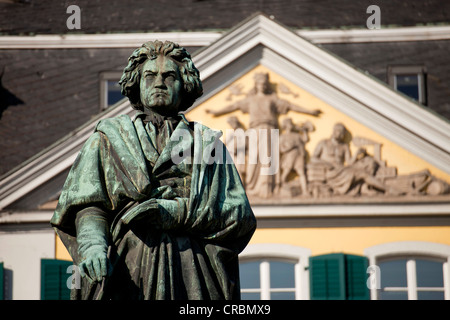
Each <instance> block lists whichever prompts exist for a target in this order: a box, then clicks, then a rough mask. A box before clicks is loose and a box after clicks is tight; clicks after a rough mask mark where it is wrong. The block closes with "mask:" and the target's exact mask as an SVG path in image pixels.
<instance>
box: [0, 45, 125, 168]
mask: <svg viewBox="0 0 450 320" xmlns="http://www.w3.org/2000/svg"><path fill="white" fill-rule="evenodd" d="M131 51H132V50H130V49H87V50H86V49H85V50H83V49H80V50H78V49H62V50H1V51H0V67H1V68H4V76H3V79H2V84H3V87H4V88H6V90H8V91H9V93H10V94H11V95H14V96H15V97H17V98H18V99H20V100H22V101H23V103H21V104H20V103H19V104H16V105H11V106H7V108H6V109H5V110H4V111H3V112H2V114H0V150H2V152H0V174H2V173H5V172H6V171H8V170H9V169H12V168H13V167H15V166H17V165H19V164H20V163H22V162H23V161H25V160H26V159H28V158H29V157H31V156H33V155H35V154H36V153H38V152H39V151H41V150H42V149H44V148H45V147H48V146H49V145H50V144H52V143H53V142H55V141H56V140H58V139H60V138H61V137H63V136H64V135H66V134H68V133H69V132H70V131H72V130H74V129H76V128H77V127H79V126H81V125H83V124H84V123H85V122H87V121H88V120H89V119H90V118H91V116H93V115H95V114H97V113H99V111H100V109H99V108H100V106H99V74H100V72H102V71H109V70H122V69H123V67H124V66H125V65H126V62H127V59H128V56H129V55H130V53H131Z"/></svg>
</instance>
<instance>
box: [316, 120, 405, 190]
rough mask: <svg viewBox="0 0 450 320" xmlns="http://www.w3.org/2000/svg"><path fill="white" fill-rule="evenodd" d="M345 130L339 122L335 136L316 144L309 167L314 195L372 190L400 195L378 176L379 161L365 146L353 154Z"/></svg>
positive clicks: (334, 130)
mask: <svg viewBox="0 0 450 320" xmlns="http://www.w3.org/2000/svg"><path fill="white" fill-rule="evenodd" d="M346 132H347V129H346V128H345V126H344V125H343V124H341V123H337V124H335V125H334V128H333V133H332V136H331V137H330V138H329V139H325V140H322V141H320V142H319V143H318V145H317V146H316V148H315V150H314V154H313V156H312V158H311V163H310V164H309V166H308V173H309V180H310V183H311V188H312V194H313V195H314V196H318V195H320V194H322V195H323V194H324V193H325V194H326V195H345V194H350V195H355V194H367V193H368V192H369V191H368V190H369V189H376V190H379V191H383V192H387V193H389V194H395V195H397V194H399V193H400V192H399V191H398V190H396V189H395V188H394V187H393V186H387V185H385V184H384V183H383V181H381V180H379V179H378V178H376V177H375V172H376V170H377V168H378V162H377V161H376V160H375V159H374V158H373V157H371V156H370V155H368V154H367V153H366V150H365V149H363V148H359V149H358V150H357V152H356V153H355V155H354V156H351V153H350V146H349V145H348V144H347V143H345V141H344V137H345V134H346Z"/></svg>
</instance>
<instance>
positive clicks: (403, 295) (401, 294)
mask: <svg viewBox="0 0 450 320" xmlns="http://www.w3.org/2000/svg"><path fill="white" fill-rule="evenodd" d="M379 299H380V300H408V292H406V291H380V293H379Z"/></svg>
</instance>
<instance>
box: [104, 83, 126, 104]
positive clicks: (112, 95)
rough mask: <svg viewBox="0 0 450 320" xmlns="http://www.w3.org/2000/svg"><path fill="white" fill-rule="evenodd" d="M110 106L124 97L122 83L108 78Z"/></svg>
mask: <svg viewBox="0 0 450 320" xmlns="http://www.w3.org/2000/svg"><path fill="white" fill-rule="evenodd" d="M107 83H108V107H109V106H112V105H113V104H115V103H116V102H118V101H120V100H121V99H123V98H124V96H123V95H122V93H120V85H119V82H118V81H115V80H108V81H107Z"/></svg>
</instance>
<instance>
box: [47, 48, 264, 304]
mask: <svg viewBox="0 0 450 320" xmlns="http://www.w3.org/2000/svg"><path fill="white" fill-rule="evenodd" d="M120 84H121V88H122V93H123V94H124V95H125V96H127V97H128V98H129V100H130V102H131V105H132V107H133V108H135V109H136V110H137V115H136V116H135V117H134V118H133V119H131V118H130V117H129V116H127V115H121V116H118V117H116V118H111V119H105V120H102V121H100V122H99V123H98V124H97V126H96V129H95V132H94V133H93V134H92V135H91V136H90V138H89V139H88V140H87V142H86V143H85V145H84V146H83V148H82V150H81V152H80V153H79V155H78V157H77V159H76V160H75V162H74V164H73V166H72V168H71V170H70V173H69V175H68V177H67V180H66V182H65V184H64V187H63V190H62V193H61V196H60V198H59V202H58V206H57V208H56V210H55V213H54V215H53V218H52V219H51V223H52V225H53V226H54V228H55V229H56V232H57V234H58V235H59V237H60V238H61V239H62V241H63V243H64V244H65V246H66V247H67V249H68V251H69V253H70V254H71V256H72V258H73V261H74V263H75V264H76V265H78V266H79V269H80V272H81V274H82V276H83V277H82V281H81V288H79V289H73V290H72V292H71V294H72V299H239V298H240V285H239V265H238V254H239V253H240V252H241V251H242V250H243V249H244V248H245V246H246V245H247V243H248V242H249V240H250V238H251V236H252V234H253V232H254V230H255V228H256V219H255V217H254V215H253V212H252V210H251V207H250V205H249V202H248V199H247V196H246V194H245V191H244V188H243V186H242V183H241V180H240V178H239V174H238V172H237V170H236V168H235V166H234V164H233V163H230V162H229V161H228V162H227V161H226V160H227V151H226V148H225V146H224V145H223V144H221V142H220V140H219V139H218V137H219V136H220V133H219V132H217V131H213V130H211V129H209V128H207V127H205V126H203V125H201V124H198V123H192V122H188V121H187V120H186V119H185V117H184V116H183V115H182V114H180V112H182V111H184V110H186V109H187V108H189V107H190V106H191V105H192V104H193V103H194V101H195V100H196V99H197V98H198V97H199V96H200V95H201V94H202V84H201V81H200V77H199V72H198V70H197V69H196V68H195V66H194V64H193V62H192V60H191V58H190V55H189V53H188V52H187V51H186V50H185V49H184V48H182V47H180V46H178V45H177V44H175V43H172V42H164V43H162V42H160V41H150V42H146V43H144V44H143V45H142V47H140V48H138V49H136V50H135V51H134V52H133V53H132V55H131V56H130V58H129V60H128V65H127V66H126V67H125V69H124V72H123V76H122V79H121V80H120ZM211 141H214V142H211ZM211 143H214V144H215V145H214V148H215V149H214V148H213V149H214V150H215V151H216V152H215V154H216V155H217V154H221V155H222V158H220V159H219V161H218V162H217V161H214V162H210V161H208V159H209V157H211V150H212V149H211V148H210V147H211ZM181 151H182V152H181ZM219 151H220V152H219ZM180 152H181V153H182V154H183V155H184V157H183V159H182V160H180V159H179V155H180ZM196 159H197V160H199V159H200V160H201V161H196ZM205 159H206V161H205ZM179 160H180V161H179Z"/></svg>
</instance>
